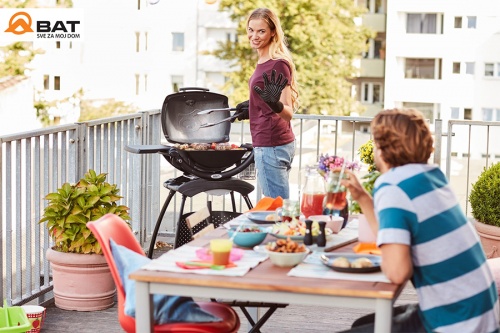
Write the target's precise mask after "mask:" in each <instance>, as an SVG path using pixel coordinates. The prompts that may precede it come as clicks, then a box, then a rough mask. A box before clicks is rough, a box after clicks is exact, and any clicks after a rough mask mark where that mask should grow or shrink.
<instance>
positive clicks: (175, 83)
mask: <svg viewBox="0 0 500 333" xmlns="http://www.w3.org/2000/svg"><path fill="white" fill-rule="evenodd" d="M183 86H184V77H183V76H180V75H172V90H173V91H174V92H179V88H181V87H183Z"/></svg>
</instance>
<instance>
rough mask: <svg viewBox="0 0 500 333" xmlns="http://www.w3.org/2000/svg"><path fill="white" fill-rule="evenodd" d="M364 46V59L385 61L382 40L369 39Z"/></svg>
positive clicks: (383, 42)
mask: <svg viewBox="0 0 500 333" xmlns="http://www.w3.org/2000/svg"><path fill="white" fill-rule="evenodd" d="M366 44H367V45H368V51H367V52H364V53H363V58H365V59H385V53H384V51H385V41H384V40H382V39H371V38H370V39H369V40H368V41H367V42H366Z"/></svg>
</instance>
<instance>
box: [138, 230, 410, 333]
mask: <svg viewBox="0 0 500 333" xmlns="http://www.w3.org/2000/svg"><path fill="white" fill-rule="evenodd" d="M221 237H227V232H226V230H225V229H222V228H219V229H216V230H214V231H213V232H211V233H209V234H207V235H206V236H205V237H203V238H200V239H197V240H195V241H193V242H191V243H189V244H190V245H193V246H208V243H209V240H210V239H211V238H221ZM352 246H353V244H351V245H347V246H345V247H342V248H340V249H338V250H339V251H344V252H345V251H350V249H351V248H352ZM289 270H290V268H281V267H277V266H274V265H272V263H271V262H270V260H266V261H264V262H262V263H261V264H259V265H258V266H257V267H255V268H254V269H252V270H250V272H248V273H247V274H246V275H245V276H242V277H229V276H214V275H201V274H189V273H172V272H158V271H148V270H138V271H136V272H134V273H132V274H131V275H130V276H129V277H130V278H131V279H133V280H135V281H136V302H137V304H136V331H137V332H152V329H151V328H152V325H153V320H152V319H153V315H152V314H153V312H152V294H168V295H181V296H192V297H206V298H225V299H226V298H227V299H240V300H248V301H258V302H274V303H284V304H302V305H312V306H315V305H317V306H338V307H350V308H367V309H373V310H374V312H375V314H376V315H375V332H376V333H386V332H390V331H391V325H392V307H393V303H394V302H395V300H396V299H397V298H398V296H399V294H400V293H401V291H402V290H403V288H404V284H403V285H396V284H391V283H381V282H362V281H347V280H327V279H312V278H300V277H290V276H287V273H288V271H289Z"/></svg>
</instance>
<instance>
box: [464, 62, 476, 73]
mask: <svg viewBox="0 0 500 333" xmlns="http://www.w3.org/2000/svg"><path fill="white" fill-rule="evenodd" d="M474 65H475V64H474V63H473V62H466V63H465V74H471V75H473V74H474V72H475V70H474V67H475V66H474Z"/></svg>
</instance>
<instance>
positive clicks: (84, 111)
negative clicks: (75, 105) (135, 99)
mask: <svg viewBox="0 0 500 333" xmlns="http://www.w3.org/2000/svg"><path fill="white" fill-rule="evenodd" d="M80 107H81V109H80V119H78V120H79V121H89V120H93V119H101V118H108V117H114V116H118V115H123V114H130V113H135V112H137V111H139V109H138V108H137V107H135V106H134V105H132V104H129V103H125V102H123V101H115V100H110V101H107V102H106V103H104V104H102V105H99V106H96V105H93V104H92V102H91V101H89V100H82V101H81V103H80Z"/></svg>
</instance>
